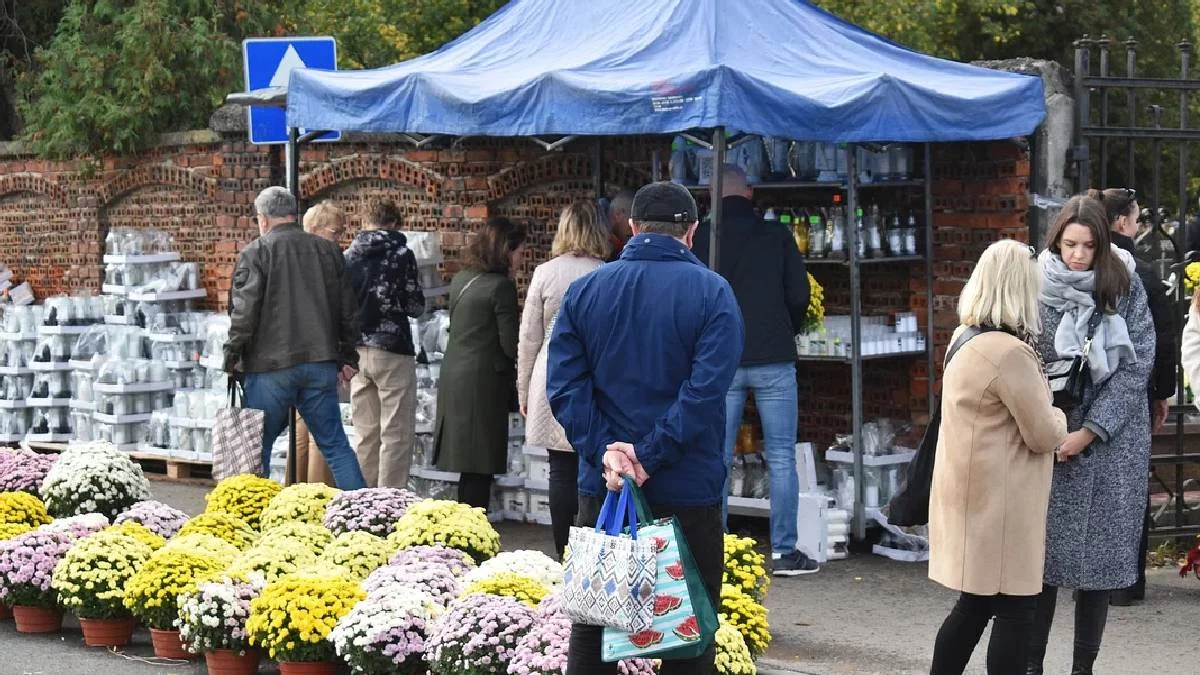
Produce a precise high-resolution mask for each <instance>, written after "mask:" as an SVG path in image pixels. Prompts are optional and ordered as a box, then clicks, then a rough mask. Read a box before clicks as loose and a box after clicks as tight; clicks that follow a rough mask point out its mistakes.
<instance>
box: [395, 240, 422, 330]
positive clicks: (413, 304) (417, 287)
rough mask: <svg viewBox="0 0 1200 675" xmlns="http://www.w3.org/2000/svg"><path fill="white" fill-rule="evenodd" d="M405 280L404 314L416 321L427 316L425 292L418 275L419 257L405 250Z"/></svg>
mask: <svg viewBox="0 0 1200 675" xmlns="http://www.w3.org/2000/svg"><path fill="white" fill-rule="evenodd" d="M400 266H401V267H402V268H404V279H403V280H402V281H401V288H403V289H404V290H403V292H404V313H405V314H406V315H407V316H410V317H412V318H414V319H419V318H421V315H423V314H425V291H424V289H422V288H421V278H420V275H419V274H418V273H417V272H418V270H417V256H416V254H414V253H413V252H412V251H411V250H407V249H406V250H405V251H404V256H403V262H402V263H401V265H400Z"/></svg>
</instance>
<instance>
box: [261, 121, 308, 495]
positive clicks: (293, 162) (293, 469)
mask: <svg viewBox="0 0 1200 675" xmlns="http://www.w3.org/2000/svg"><path fill="white" fill-rule="evenodd" d="M299 142H300V129H298V128H296V127H288V142H287V148H286V151H285V157H284V166H285V167H286V168H285V170H286V172H287V173H286V178H285V180H286V182H287V190H288V192H291V193H292V196H293V197H295V198H296V222H300V147H299ZM307 470H308V469H307V468H305V471H306V472H307ZM263 471H265V472H266V473H267V475H270V474H271V467H270V466H264V467H263ZM299 473H300V467H298V466H296V409H295V408H288V456H287V470H286V475H285V477H284V482H285V484H287V485H292V484H294V483H296V482H297V481H296V477H297V476H298V475H299ZM305 477H306V478H307V473H306V474H305Z"/></svg>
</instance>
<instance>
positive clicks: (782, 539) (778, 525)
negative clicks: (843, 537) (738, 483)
mask: <svg viewBox="0 0 1200 675" xmlns="http://www.w3.org/2000/svg"><path fill="white" fill-rule="evenodd" d="M748 391H749V392H754V405H755V406H756V407H757V408H758V416H759V417H760V418H761V419H762V427H763V445H764V452H763V455H764V456H765V459H766V460H767V468H768V469H769V470H770V472H771V550H772V552H774V553H791V552H792V551H794V550H795V549H796V537H797V533H796V531H797V527H796V516H797V514H798V513H799V511H800V479H799V478H798V477H797V476H796V416H797V412H798V411H797V409H796V405H797V403H796V364H794V363H768V364H764V365H761V366H745V367H742V368H738V369H737V373H736V374H735V375H734V376H733V384H731V385H730V386H729V393H727V394H726V395H725V466H726V468H729V467H732V466H733V447H734V445H735V444H736V442H737V436H738V427H739V426H741V423H742V409H743V408H744V407H745V406H746V392H748ZM725 494H726V495H728V494H729V479H728V478H727V479H726V483H725ZM728 512H729V500H728V497H726V498H725V499H724V500H722V502H721V520H722V522H727V520H728Z"/></svg>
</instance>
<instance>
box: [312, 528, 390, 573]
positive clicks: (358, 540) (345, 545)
mask: <svg viewBox="0 0 1200 675" xmlns="http://www.w3.org/2000/svg"><path fill="white" fill-rule="evenodd" d="M389 555H391V549H390V548H389V545H388V543H387V540H386V539H383V538H380V537H376V536H375V535H373V534H368V533H366V532H347V533H345V534H339V535H338V536H336V537H334V539H333V541H332V542H330V544H329V546H326V547H325V551H324V552H322V553H321V557H320V558H319V559H318V560H317V564H318V565H332V566H335V567H338V568H341V569H343V570H345V571H346V573H347V574H349V575H350V576H351V577H352V578H354V579H360V580H361V579H366V578H367V575H368V574H370V573H371V572H373V571H375V569H376V568H377V567H379V566H381V565H383V564H384V563H386V562H387V559H388V556H389Z"/></svg>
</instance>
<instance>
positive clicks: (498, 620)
mask: <svg viewBox="0 0 1200 675" xmlns="http://www.w3.org/2000/svg"><path fill="white" fill-rule="evenodd" d="M532 627H533V608H531V607H529V606H528V605H526V604H524V603H522V602H519V601H517V600H515V599H513V598H502V597H499V596H495V595H482V594H480V595H470V596H467V597H465V598H462V599H460V600H455V601H454V602H453V603H451V605H450V608H449V609H448V610H447V613H446V615H445V616H444V617H442V619H441V621H439V622H438V623H437V625H436V627H435V628H434V629H433V634H432V635H430V637H429V642H428V646H427V648H426V655H427V658H428V659H429V672H430V673H432V674H433V675H501V674H502V673H507V672H508V666H509V662H511V661H512V659H513V656H514V655H515V654H516V651H517V644H518V643H519V642H520V641H521V638H523V637H525V635H526V634H527V633H528V632H529V631H530V629H531V628H532Z"/></svg>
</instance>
